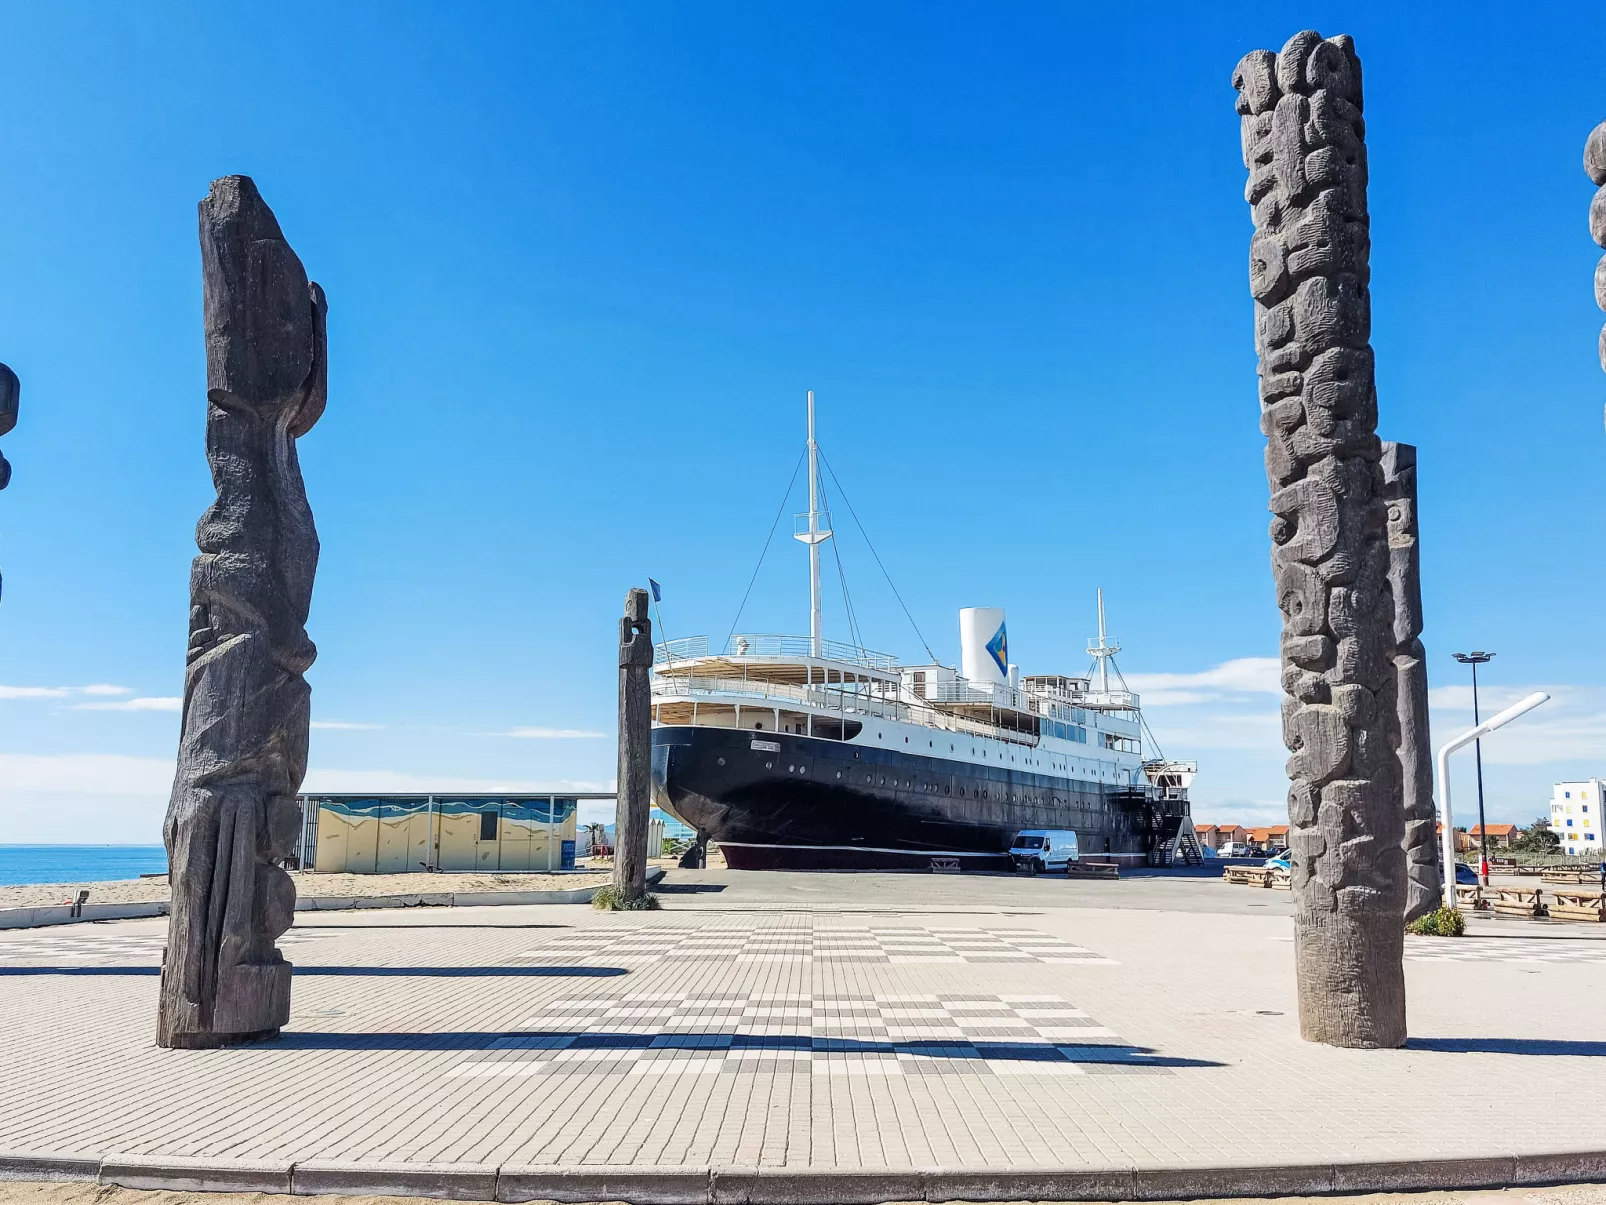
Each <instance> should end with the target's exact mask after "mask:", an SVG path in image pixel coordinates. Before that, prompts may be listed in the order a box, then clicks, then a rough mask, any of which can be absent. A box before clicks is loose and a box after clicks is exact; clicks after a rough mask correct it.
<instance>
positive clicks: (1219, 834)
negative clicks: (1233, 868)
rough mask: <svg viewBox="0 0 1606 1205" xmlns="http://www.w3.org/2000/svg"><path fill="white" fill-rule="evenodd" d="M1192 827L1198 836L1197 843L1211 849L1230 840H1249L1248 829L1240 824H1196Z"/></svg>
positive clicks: (1218, 847) (1217, 847)
mask: <svg viewBox="0 0 1606 1205" xmlns="http://www.w3.org/2000/svg"><path fill="white" fill-rule="evenodd" d="M1193 829H1194V832H1195V833H1197V834H1198V836H1199V844H1200V845H1208V846H1209V847H1210V848H1211V849H1220V848H1221V847H1222V846H1223V845H1226V844H1227V843H1228V842H1231V841H1247V840H1249V830H1248V829H1246V828H1245V827H1244V826H1243V825H1241V824H1196V825H1194V826H1193Z"/></svg>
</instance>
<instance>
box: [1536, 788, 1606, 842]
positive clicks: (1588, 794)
mask: <svg viewBox="0 0 1606 1205" xmlns="http://www.w3.org/2000/svg"><path fill="white" fill-rule="evenodd" d="M1603 801H1606V782H1602V781H1601V780H1600V779H1598V778H1591V779H1588V780H1587V781H1585V782H1558V783H1557V784H1556V787H1555V791H1554V793H1553V794H1552V796H1551V799H1550V831H1551V832H1553V833H1555V834H1556V836H1558V837H1560V838H1561V852H1562V853H1564V854H1569V855H1581V856H1584V857H1593V858H1600V857H1606V853H1603V852H1602V851H1603V850H1606V846H1603V845H1602V844H1601V832H1602V828H1601V808H1602V806H1606V804H1603Z"/></svg>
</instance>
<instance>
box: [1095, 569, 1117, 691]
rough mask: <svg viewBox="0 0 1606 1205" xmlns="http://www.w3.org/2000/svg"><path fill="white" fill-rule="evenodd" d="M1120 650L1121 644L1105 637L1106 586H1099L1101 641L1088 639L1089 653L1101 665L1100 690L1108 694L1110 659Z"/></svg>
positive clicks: (1096, 663)
mask: <svg viewBox="0 0 1606 1205" xmlns="http://www.w3.org/2000/svg"><path fill="white" fill-rule="evenodd" d="M1120 651H1121V646H1120V645H1119V644H1110V643H1109V642H1108V641H1107V640H1106V638H1105V632H1104V588H1103V587H1102V586H1101V587H1099V642H1098V643H1097V644H1094V643H1093V642H1092V641H1088V645H1087V653H1088V656H1090V657H1092V658H1093V663H1094V664H1095V665H1097V666H1098V667H1099V690H1100V691H1102V692H1104V693H1106V694H1108V693H1109V690H1110V660H1111V658H1113V657H1114V656H1115V654H1117V653H1119V652H1120ZM1115 676H1116V677H1117V678H1120V677H1121V671H1120V670H1119V669H1117V670H1116V671H1115ZM1121 686H1122V687H1123V688H1125V686H1126V680H1125V679H1122V680H1121Z"/></svg>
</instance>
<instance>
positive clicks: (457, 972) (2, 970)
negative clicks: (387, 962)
mask: <svg viewBox="0 0 1606 1205" xmlns="http://www.w3.org/2000/svg"><path fill="white" fill-rule="evenodd" d="M161 973H162V971H161V968H160V967H0V978H4V977H5V976H7V975H160V974H161ZM629 973H630V972H629V971H627V970H625V968H624V967H544V966H543V967H484V966H466V967H314V966H305V965H302V964H297V965H296V969H295V977H296V978H297V979H302V978H305V977H307V976H309V975H334V976H341V977H344V976H351V977H359V976H384V977H391V976H394V977H398V978H422V979H486V978H489V979H503V978H525V979H528V978H548V977H554V976H568V977H573V978H577V979H605V978H611V977H613V976H615V975H628V974H629Z"/></svg>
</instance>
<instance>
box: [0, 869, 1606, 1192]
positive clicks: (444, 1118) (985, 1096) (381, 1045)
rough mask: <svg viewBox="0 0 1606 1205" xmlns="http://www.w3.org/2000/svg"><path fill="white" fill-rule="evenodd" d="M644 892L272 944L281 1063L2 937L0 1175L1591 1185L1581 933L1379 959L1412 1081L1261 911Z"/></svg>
mask: <svg viewBox="0 0 1606 1205" xmlns="http://www.w3.org/2000/svg"><path fill="white" fill-rule="evenodd" d="M665 889H666V890H665V894H664V896H663V899H664V903H665V909H664V911H662V912H659V913H636V914H599V913H595V912H593V911H591V910H590V909H588V908H585V907H579V906H565V905H545V906H531V907H508V908H457V909H416V910H410V911H405V912H365V913H340V914H301V915H299V916H298V917H297V922H296V926H295V928H294V929H293V930H292V931H291V932H290V933H289V934H287V935H286V937H285V939H284V942H283V948H284V950H285V952H286V955H287V956H288V957H289V958H290V959H291V960H292V961H293V962H294V963H295V964H296V967H297V971H296V979H295V991H294V1000H293V1010H294V1011H293V1017H292V1021H291V1025H290V1028H289V1029H288V1030H287V1031H286V1033H285V1034H284V1036H283V1037H282V1038H281V1039H279V1040H278V1041H276V1042H272V1043H268V1044H265V1045H261V1046H255V1047H245V1048H237V1049H232V1050H222V1051H177V1050H160V1049H157V1048H156V1046H155V1045H154V1042H153V1036H154V1025H155V1010H156V986H157V974H158V966H159V961H160V950H161V943H162V932H163V925H164V923H165V922H162V921H127V922H115V923H100V924H93V925H82V926H73V927H60V928H54V929H47V930H25V931H11V932H5V933H0V1008H3V1011H4V1016H5V1018H6V1021H5V1025H6V1043H5V1052H6V1054H5V1059H4V1062H3V1064H0V1152H6V1153H9V1155H11V1156H13V1157H15V1156H16V1155H18V1154H26V1155H29V1156H50V1157H54V1158H64V1159H85V1160H95V1161H101V1160H109V1161H112V1162H115V1161H116V1160H118V1159H125V1157H126V1159H127V1161H128V1162H129V1163H130V1165H131V1166H136V1167H137V1166H138V1165H139V1163H140V1160H141V1159H145V1160H146V1161H147V1162H149V1161H151V1160H155V1159H176V1160H217V1161H224V1164H220V1166H223V1165H238V1166H242V1167H243V1166H247V1165H249V1166H252V1167H258V1168H263V1169H266V1170H265V1171H264V1172H263V1175H265V1176H268V1177H269V1180H268V1182H269V1183H272V1182H273V1177H274V1176H277V1175H280V1174H281V1173H282V1174H283V1176H285V1177H288V1175H289V1169H290V1167H291V1165H296V1166H299V1167H303V1168H307V1169H316V1168H317V1167H319V1166H328V1167H333V1166H335V1165H341V1166H346V1167H350V1166H355V1165H362V1166H368V1167H380V1166H389V1167H394V1166H395V1165H407V1166H411V1167H420V1166H423V1165H430V1166H432V1167H434V1166H438V1165H451V1166H454V1167H459V1168H465V1169H469V1170H472V1171H476V1172H483V1173H484V1174H485V1175H486V1176H487V1177H489V1178H488V1179H487V1180H485V1181H484V1182H485V1183H489V1184H495V1183H497V1181H496V1173H497V1171H498V1169H500V1170H501V1173H502V1176H503V1180H502V1181H501V1183H503V1184H504V1185H514V1186H516V1185H517V1183H518V1178H517V1177H518V1174H528V1175H530V1176H532V1177H534V1178H533V1179H531V1180H530V1181H529V1183H531V1184H540V1183H542V1181H541V1180H540V1178H539V1176H540V1173H542V1172H543V1171H545V1172H557V1171H574V1170H576V1169H588V1168H589V1169H608V1170H609V1172H610V1174H615V1173H617V1174H635V1175H647V1176H649V1177H651V1176H659V1177H660V1181H659V1182H660V1183H661V1184H662V1185H673V1184H680V1186H681V1187H680V1188H675V1189H673V1191H670V1190H669V1189H665V1191H664V1192H662V1193H659V1194H658V1195H656V1196H654V1195H653V1194H652V1193H646V1194H644V1195H639V1196H638V1199H649V1198H650V1199H664V1200H667V1199H670V1198H671V1197H673V1196H675V1194H676V1193H683V1195H687V1196H688V1199H691V1198H692V1197H696V1196H697V1194H696V1192H693V1191H691V1190H687V1189H685V1185H686V1184H687V1183H692V1182H695V1181H696V1180H697V1177H703V1178H704V1179H706V1178H707V1177H708V1176H709V1175H710V1174H717V1173H721V1172H725V1173H730V1174H736V1173H738V1172H741V1171H744V1170H748V1171H754V1172H755V1173H763V1172H765V1171H766V1170H768V1171H773V1172H775V1173H777V1174H784V1173H787V1172H856V1173H877V1172H886V1173H904V1172H910V1173H912V1172H927V1171H935V1170H947V1171H950V1172H966V1173H976V1174H978V1175H982V1176H983V1177H984V1178H983V1179H982V1180H978V1181H976V1186H977V1191H976V1192H975V1193H974V1195H976V1196H978V1197H981V1196H986V1195H988V1192H987V1190H986V1187H985V1186H986V1184H987V1183H989V1181H986V1180H985V1176H986V1175H993V1174H1004V1173H1034V1174H1036V1173H1041V1174H1043V1175H1045V1176H1048V1175H1055V1174H1058V1175H1067V1174H1073V1173H1080V1174H1083V1175H1084V1176H1087V1177H1091V1179H1089V1180H1088V1181H1087V1185H1088V1186H1087V1187H1086V1188H1085V1189H1084V1191H1083V1193H1082V1195H1090V1196H1097V1195H1106V1196H1123V1195H1132V1194H1131V1193H1130V1192H1123V1191H1120V1189H1121V1187H1122V1185H1123V1184H1126V1185H1129V1184H1130V1181H1122V1180H1121V1179H1120V1176H1122V1175H1127V1176H1130V1174H1131V1173H1132V1172H1133V1171H1134V1170H1137V1171H1142V1170H1144V1169H1151V1170H1155V1171H1160V1170H1166V1169H1170V1170H1176V1169H1181V1170H1184V1171H1186V1170H1188V1169H1221V1168H1237V1169H1243V1168H1254V1167H1261V1166H1267V1165H1276V1166H1279V1167H1283V1168H1289V1167H1296V1168H1314V1169H1325V1171H1321V1173H1320V1174H1321V1175H1325V1176H1327V1177H1328V1179H1327V1180H1323V1181H1321V1183H1322V1184H1330V1182H1331V1178H1332V1176H1333V1171H1332V1169H1333V1168H1334V1167H1335V1166H1338V1167H1339V1168H1340V1169H1342V1167H1343V1166H1344V1165H1351V1164H1362V1163H1373V1164H1376V1163H1379V1162H1387V1161H1408V1160H1422V1159H1437V1160H1447V1161H1452V1164H1451V1165H1450V1167H1451V1170H1450V1171H1448V1172H1445V1173H1444V1174H1446V1175H1451V1176H1452V1180H1453V1178H1454V1176H1462V1177H1463V1178H1465V1177H1467V1176H1470V1177H1471V1179H1470V1180H1469V1181H1468V1182H1484V1181H1489V1182H1497V1181H1498V1180H1499V1177H1493V1178H1492V1179H1491V1176H1492V1173H1489V1172H1488V1169H1489V1168H1490V1167H1491V1166H1495V1165H1501V1166H1504V1167H1506V1168H1510V1167H1512V1166H1513V1164H1512V1160H1513V1158H1514V1157H1515V1156H1518V1155H1524V1156H1528V1155H1539V1154H1545V1153H1552V1152H1574V1151H1579V1150H1589V1149H1606V1134H1601V1133H1595V1134H1591V1133H1589V1132H1588V1130H1589V1127H1588V1126H1581V1125H1580V1124H1578V1123H1577V1122H1576V1121H1575V1120H1569V1119H1571V1118H1598V1117H1599V1116H1600V1115H1601V1111H1602V1110H1601V1106H1602V1105H1603V1104H1606V1078H1603V1076H1602V1072H1601V1069H1602V1067H1603V1066H1606V1058H1603V1056H1606V1007H1603V1001H1606V940H1602V935H1601V934H1599V933H1598V930H1597V929H1596V928H1595V927H1590V926H1584V925H1544V924H1522V923H1518V922H1501V923H1494V922H1477V923H1475V924H1474V927H1473V934H1472V935H1471V936H1469V937H1467V938H1465V939H1462V940H1460V941H1439V940H1434V939H1425V938H1423V939H1418V938H1412V939H1409V940H1408V944H1407V966H1406V974H1407V980H1408V984H1409V991H1410V1017H1411V1033H1412V1039H1411V1043H1410V1045H1409V1047H1408V1048H1407V1049H1405V1050H1399V1051H1346V1050H1335V1049H1330V1048H1326V1047H1321V1046H1314V1045H1310V1044H1307V1043H1304V1042H1301V1041H1300V1040H1299V1037H1298V1027H1297V1021H1296V1017H1295V1001H1294V996H1293V975H1292V967H1291V962H1292V956H1293V947H1292V944H1291V921H1290V920H1289V918H1288V915H1287V913H1288V897H1287V895H1286V893H1281V892H1269V891H1258V890H1255V889H1250V888H1241V887H1228V886H1226V885H1224V884H1222V883H1220V882H1218V881H1214V880H1209V879H1202V878H1192V879H1190V878H1185V877H1177V878H1132V879H1126V880H1122V881H1121V882H1119V883H1101V882H1069V881H1065V880H1063V879H1056V878H1042V879H1016V878H1010V877H992V876H974V877H973V876H961V877H947V876H929V875H847V874H840V875H803V874H782V873H776V874H756V873H748V874H742V873H738V872H726V871H718V872H716V871H707V872H696V873H689V872H675V873H673V874H672V875H671V876H670V878H669V879H668V880H666V883H665ZM1513 1102H1520V1106H1519V1105H1515V1104H1514V1103H1513ZM1559 1102H1565V1107H1563V1105H1562V1104H1560V1103H1559ZM3 1157H4V1156H0V1159H3ZM1490 1160H1493V1161H1494V1164H1490V1163H1489V1162H1488V1161H1490ZM1502 1160H1503V1161H1504V1163H1503V1165H1502V1164H1501V1161H1502ZM1471 1161H1483V1162H1481V1163H1474V1162H1471ZM1533 1166H1540V1165H1533ZM1558 1166H1559V1165H1558ZM1479 1168H1482V1169H1483V1173H1482V1174H1483V1180H1482V1181H1480V1179H1479V1175H1480V1173H1479V1170H1478V1169H1479ZM1456 1169H1460V1170H1456ZM1467 1169H1470V1170H1467ZM1602 1171H1603V1173H1606V1165H1603V1166H1602ZM1312 1174H1313V1175H1316V1174H1317V1173H1314V1172H1313V1173H1312ZM1533 1174H1534V1176H1535V1178H1543V1177H1541V1176H1540V1175H1539V1173H1538V1172H1534V1173H1533ZM676 1175H679V1176H682V1177H683V1178H682V1180H673V1179H672V1177H673V1176H676ZM1101 1175H1108V1176H1111V1177H1114V1179H1111V1180H1109V1181H1107V1183H1108V1184H1109V1185H1111V1186H1112V1187H1110V1188H1108V1189H1107V1190H1106V1191H1104V1192H1103V1193H1102V1194H1101V1193H1100V1192H1097V1191H1094V1189H1095V1187H1096V1186H1097V1184H1099V1183H1102V1182H1103V1181H1100V1180H1099V1179H1098V1177H1099V1176H1101ZM686 1177H689V1179H687V1178H686ZM1339 1178H1340V1180H1342V1170H1340V1173H1339ZM136 1179H137V1177H136ZM124 1182H129V1181H127V1180H126V1179H125V1181H124ZM286 1182H287V1181H286ZM297 1183H298V1186H299V1185H300V1184H301V1183H302V1181H299V1180H298V1182H297ZM1201 1183H1203V1182H1201ZM1359 1186H1366V1185H1359ZM1250 1187H1252V1185H1250ZM503 1191H504V1193H505V1194H507V1195H510V1196H515V1197H516V1196H517V1195H519V1194H518V1192H517V1191H516V1189H509V1188H507V1187H504V1189H503ZM532 1191H533V1190H532ZM666 1193H667V1195H665V1194H666ZM538 1195H553V1194H547V1193H542V1194H538ZM759 1195H760V1196H761V1195H762V1194H759ZM870 1195H872V1196H873V1195H875V1194H874V1193H871V1194H870ZM889 1195H891V1196H902V1195H907V1194H902V1193H892V1192H891V1191H890V1190H889ZM994 1195H996V1194H994ZM1014 1195H1024V1194H1019V1193H1017V1194H1014ZM1042 1195H1047V1194H1042ZM1189 1195H1210V1194H1209V1192H1208V1186H1206V1187H1201V1188H1199V1189H1198V1190H1197V1191H1195V1192H1194V1193H1192V1194H1189ZM1222 1195H1226V1194H1222ZM677 1199H678V1198H677ZM697 1199H701V1198H697ZM752 1199H758V1197H756V1196H755V1197H753V1198H752Z"/></svg>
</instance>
